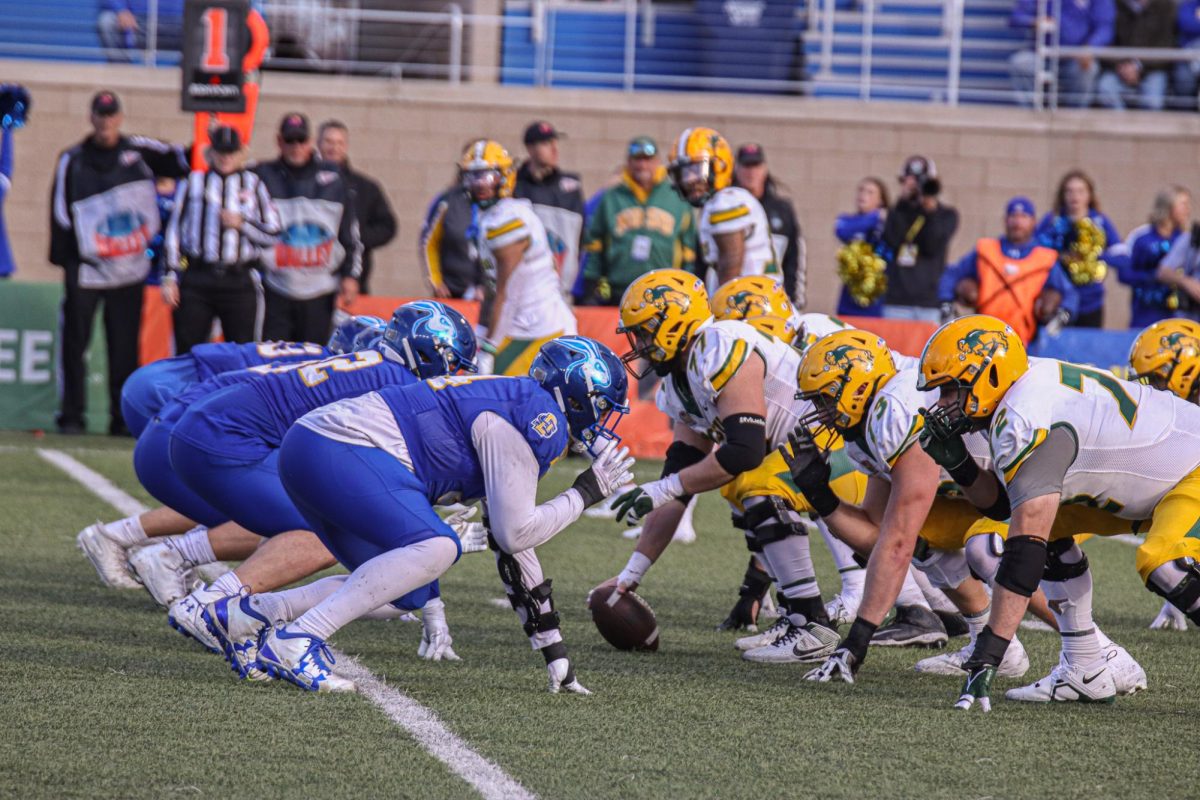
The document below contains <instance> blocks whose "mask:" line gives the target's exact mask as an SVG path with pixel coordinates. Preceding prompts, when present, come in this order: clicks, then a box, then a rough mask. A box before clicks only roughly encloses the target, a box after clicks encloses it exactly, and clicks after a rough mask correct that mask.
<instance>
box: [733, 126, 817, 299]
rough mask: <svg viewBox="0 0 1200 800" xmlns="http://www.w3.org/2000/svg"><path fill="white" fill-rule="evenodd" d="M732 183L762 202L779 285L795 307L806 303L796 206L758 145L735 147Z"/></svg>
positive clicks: (804, 261) (805, 264)
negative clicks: (779, 274)
mask: <svg viewBox="0 0 1200 800" xmlns="http://www.w3.org/2000/svg"><path fill="white" fill-rule="evenodd" d="M733 185H734V186H740V187H742V188H743V189H745V190H746V191H748V192H750V194H752V195H754V197H755V199H757V200H758V202H759V203H761V204H762V207H763V211H765V212H767V222H768V224H770V226H771V243H772V244H773V245H774V246H775V257H776V258H777V259H780V260H781V263H782V265H783V288H784V290H785V291H786V292H787V295H788V297H790V298H792V302H793V303H795V304H796V308H801V309H802V308H804V306H805V305H806V304H807V299H808V298H807V294H808V291H807V290H808V273H807V266H808V263H807V260H806V259H805V257H804V256H805V252H804V237H803V235H802V234H801V232H800V222H799V221H798V220H797V219H796V207H795V206H794V205H792V201H791V200H790V199H789V198H787V197H785V196H783V195H782V194H780V193H779V185H778V184H777V183H776V181H775V178H774V176H773V175H771V173H770V171H769V170H768V168H767V154H766V153H765V152H763V148H762V145H759V144H744V145H742V146H741V147H739V148H738V151H737V159H736V163H735V165H734V170H733Z"/></svg>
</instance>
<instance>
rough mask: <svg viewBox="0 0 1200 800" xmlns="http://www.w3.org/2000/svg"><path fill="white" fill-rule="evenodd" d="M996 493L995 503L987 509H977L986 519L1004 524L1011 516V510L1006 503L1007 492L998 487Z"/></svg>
mask: <svg viewBox="0 0 1200 800" xmlns="http://www.w3.org/2000/svg"><path fill="white" fill-rule="evenodd" d="M997 491H998V492H999V494H998V495H997V496H996V502H994V503H992V504H991V505H990V506H988V507H987V508H981V509H979V511H980V512H981V513H982V514H983V515H984V516H985V517H987V518H988V519H994V520H996V521H997V522H1004V521H1006V520H1007V519H1008V518H1009V517H1011V516H1012V508H1011V507H1010V505H1009V502H1008V492H1006V491H1004V487H1003V486H1000V487H998V488H997Z"/></svg>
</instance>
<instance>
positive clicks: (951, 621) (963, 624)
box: [933, 611, 971, 639]
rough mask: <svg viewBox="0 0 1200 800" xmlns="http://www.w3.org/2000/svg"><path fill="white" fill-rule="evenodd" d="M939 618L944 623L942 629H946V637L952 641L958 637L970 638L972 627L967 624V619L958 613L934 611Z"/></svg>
mask: <svg viewBox="0 0 1200 800" xmlns="http://www.w3.org/2000/svg"><path fill="white" fill-rule="evenodd" d="M933 613H934V614H936V615H937V618H938V619H940V620H941V621H942V627H943V628H945V629H946V635H947V636H949V637H950V638H951V639H953V638H955V637H956V636H970V634H971V626H970V625H968V624H967V619H966V617H964V616H963V615H962V614H959V613H958V612H957V611H934V612H933Z"/></svg>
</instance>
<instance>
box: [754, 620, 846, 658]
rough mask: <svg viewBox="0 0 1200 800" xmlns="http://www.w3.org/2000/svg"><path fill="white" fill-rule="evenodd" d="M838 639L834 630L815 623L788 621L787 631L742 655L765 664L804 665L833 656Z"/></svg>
mask: <svg viewBox="0 0 1200 800" xmlns="http://www.w3.org/2000/svg"><path fill="white" fill-rule="evenodd" d="M840 641H841V639H840V638H839V637H838V633H837V631H836V630H834V629H833V628H826V627H825V626H824V625H821V624H819V623H816V622H806V623H804V624H803V625H791V624H790V623H789V625H788V629H787V631H786V632H785V633H784V634H783V635H782V636H780V637H779V638H778V639H776V640H775V641H774V642H772V643H771V644H769V645H766V646H765V647H756V648H755V649H753V650H747V651H746V652H744V653H742V658H744V659H746V660H747V661H757V662H761V663H765V664H807V663H811V662H815V661H824V660H825V659H826V658H828V657H829V656H831V655H833V651H835V650H837V647H838V644H839V643H840Z"/></svg>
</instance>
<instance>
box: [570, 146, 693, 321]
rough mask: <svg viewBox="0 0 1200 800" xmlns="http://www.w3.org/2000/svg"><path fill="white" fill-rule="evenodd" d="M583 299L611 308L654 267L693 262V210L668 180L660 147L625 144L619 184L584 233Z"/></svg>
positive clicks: (603, 199)
mask: <svg viewBox="0 0 1200 800" xmlns="http://www.w3.org/2000/svg"><path fill="white" fill-rule="evenodd" d="M584 252H585V253H586V254H587V262H586V266H585V268H584V275H583V280H584V286H583V298H584V302H585V303H586V304H588V305H600V306H615V305H617V304H619V303H620V302H621V296H622V295H623V294H625V289H626V287H628V286H629V284H631V283H633V282H634V281H635V280H637V279H638V278H640V277H641V276H642V275H644V274H646V273H647V272H649V271H650V270H653V269H662V268H664V267H674V268H676V269H686V270H690V269H692V268H693V262H694V261H695V260H696V226H695V224H694V221H693V218H692V207H691V206H690V205H688V203H687V201H685V200H684V199H683V198H682V197H680V196H679V194H678V192H676V191H675V188H674V187H673V186H672V185H671V181H670V180H668V179H667V168H666V167H665V166H663V163H662V158H661V157H660V155H659V151H658V145H657V144H656V143H655V141H654V140H653V139H651V138H650V137H648V136H639V137H637V138H636V139H634V140H633V141H631V142H630V143H629V148H628V151H627V153H626V159H625V169H624V171H623V172H622V174H621V180H620V182H619V183H618V184H616V185H615V186H613V187H611V188H609V189H608V190H607V191H605V192H604V194H603V195H602V196H601V197H600V203H599V205H598V206H597V207H596V209H595V211H594V213H593V214H592V215H591V217H590V220H589V223H588V228H587V232H586V233H585V234H584Z"/></svg>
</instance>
